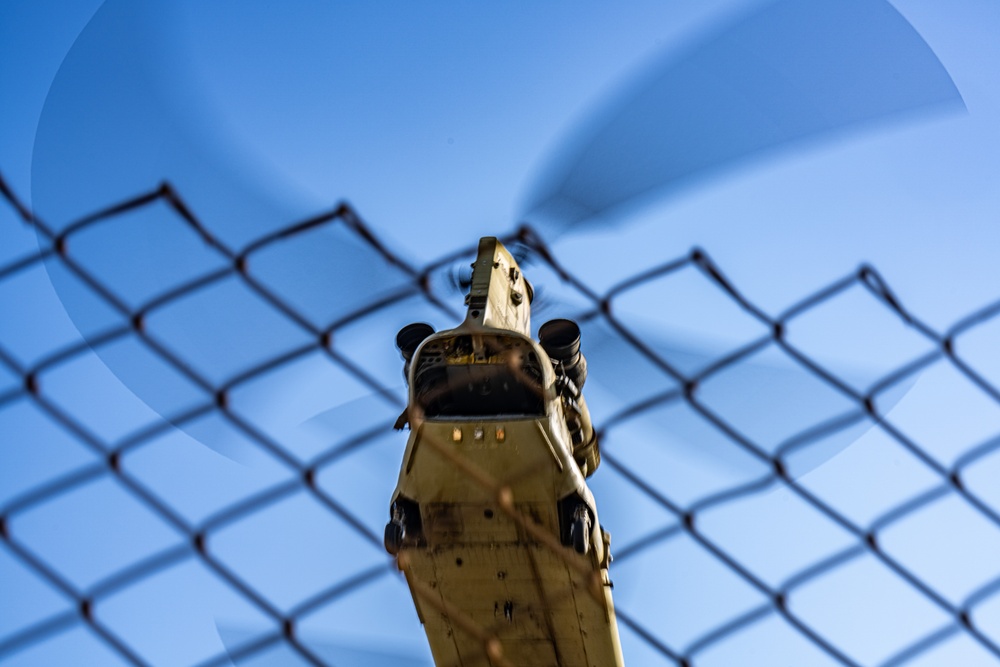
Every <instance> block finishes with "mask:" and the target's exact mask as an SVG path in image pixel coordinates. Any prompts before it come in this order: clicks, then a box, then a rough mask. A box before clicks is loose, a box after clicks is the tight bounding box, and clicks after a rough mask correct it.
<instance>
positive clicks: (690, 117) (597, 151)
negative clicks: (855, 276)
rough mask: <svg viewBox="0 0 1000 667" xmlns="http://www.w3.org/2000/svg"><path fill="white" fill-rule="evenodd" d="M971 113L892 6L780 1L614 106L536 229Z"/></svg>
mask: <svg viewBox="0 0 1000 667" xmlns="http://www.w3.org/2000/svg"><path fill="white" fill-rule="evenodd" d="M957 108H964V104H963V101H962V98H961V96H960V94H959V92H958V90H957V88H956V87H955V84H954V82H953V81H952V79H951V77H950V76H949V74H948V72H947V71H946V70H945V68H944V66H943V65H942V64H941V62H940V61H939V60H938V58H937V56H936V55H935V54H934V52H933V51H932V50H931V49H930V47H929V46H928V45H927V43H926V42H924V40H923V39H922V38H921V36H920V35H919V34H918V33H917V32H916V30H915V29H914V28H913V26H911V25H910V24H909V23H908V22H907V21H906V20H905V19H904V18H903V17H902V16H901V15H900V14H899V13H898V12H897V11H896V10H895V9H894V8H893V7H892V6H891V5H889V4H888V3H887V2H884V1H882V0H876V1H870V0H823V1H819V2H816V1H809V2H805V1H803V0H779V1H778V2H776V3H774V4H771V5H768V6H766V7H765V8H764V9H763V10H761V11H759V12H757V13H756V14H752V15H749V16H746V17H744V18H743V19H742V20H740V21H737V22H736V23H735V24H733V25H730V26H729V27H728V28H727V29H724V30H722V31H721V32H718V33H717V34H715V35H714V36H713V37H710V38H708V39H705V40H703V41H701V42H700V43H698V44H696V45H695V46H694V47H693V48H690V49H688V50H687V51H685V52H680V53H670V54H667V55H666V56H663V57H661V58H660V59H659V60H658V61H656V62H653V63H652V64H651V66H650V67H648V68H647V70H646V71H645V73H644V74H643V75H641V76H639V77H638V78H637V79H636V80H634V81H633V83H632V84H631V85H630V86H628V87H626V88H625V89H624V90H623V91H621V92H619V93H617V94H614V95H613V99H612V100H611V101H610V102H609V103H607V104H606V105H605V106H604V108H603V109H602V110H600V111H599V112H598V113H597V114H596V115H594V116H593V117H592V118H591V119H590V120H589V122H586V123H584V124H582V125H581V126H579V127H578V128H577V130H576V132H575V134H573V135H571V136H570V138H569V139H568V140H566V141H565V142H564V143H563V145H562V148H561V149H559V150H557V151H556V152H555V154H554V155H553V156H552V157H551V158H550V159H549V160H548V163H547V166H546V167H545V168H544V169H543V171H542V172H541V173H542V176H541V178H540V179H538V181H537V183H536V186H535V187H534V189H533V190H532V191H531V192H530V193H529V195H528V196H527V197H526V199H525V202H524V205H523V206H522V209H521V210H522V211H523V214H524V216H523V218H522V219H529V220H530V221H532V222H534V223H538V224H542V225H546V226H549V227H553V228H555V229H558V230H563V231H565V230H566V229H569V228H573V227H579V226H580V225H582V224H587V223H588V222H590V223H592V222H593V221H594V220H595V219H596V218H598V217H601V216H604V215H606V214H610V215H614V214H615V213H620V209H621V207H623V206H624V205H627V204H631V203H637V202H638V201H640V200H645V199H647V198H649V197H651V196H652V195H660V194H666V193H669V192H671V191H674V190H676V189H677V188H679V187H681V186H683V185H686V184H687V183H689V182H690V181H692V180H695V179H703V178H705V177H707V176H711V175H713V174H716V173H719V172H722V171H724V170H726V169H728V168H731V167H733V166H735V165H738V164H740V163H741V162H746V161H748V160H750V159H754V158H758V157H762V156H764V155H767V154H768V153H770V152H773V151H774V150H776V149H779V148H784V147H787V146H790V145H793V144H795V143H796V142H802V141H804V140H812V139H818V138H826V137H829V136H831V135H834V134H835V133H836V132H838V131H843V130H845V129H854V128H859V127H863V126H866V125H869V124H872V123H874V122H877V121H883V122H884V121H886V120H889V119H898V118H902V117H904V116H906V115H913V114H914V113H915V112H917V111H929V110H940V109H957ZM609 217H610V216H609Z"/></svg>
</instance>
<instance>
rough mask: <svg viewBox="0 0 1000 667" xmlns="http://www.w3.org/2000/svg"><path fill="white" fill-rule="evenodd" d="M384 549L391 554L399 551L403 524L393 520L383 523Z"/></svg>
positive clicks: (401, 542) (401, 543) (401, 544)
mask: <svg viewBox="0 0 1000 667" xmlns="http://www.w3.org/2000/svg"><path fill="white" fill-rule="evenodd" d="M384 544H385V550H386V551H388V552H389V553H390V554H392V555H393V556H395V555H397V554H398V553H399V549H400V547H402V546H403V526H402V525H401V524H399V523H398V522H396V521H395V520H393V521H390V522H389V523H387V524H385V539H384Z"/></svg>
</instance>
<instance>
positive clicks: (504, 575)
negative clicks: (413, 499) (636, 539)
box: [407, 531, 621, 667]
mask: <svg viewBox="0 0 1000 667" xmlns="http://www.w3.org/2000/svg"><path fill="white" fill-rule="evenodd" d="M501 532H506V531H501ZM515 532H516V531H515ZM567 558H571V559H579V561H580V562H587V561H588V560H589V559H588V558H587V557H585V556H581V555H578V554H575V553H572V552H571V550H567V552H566V553H562V554H556V553H553V551H551V550H550V549H549V548H548V547H546V546H543V545H541V544H538V543H533V542H531V541H530V540H527V539H523V537H521V538H517V539H515V540H513V541H507V542H500V543H496V542H494V543H487V542H454V543H452V544H449V545H447V546H439V547H437V548H433V549H413V550H410V551H409V555H408V567H407V577H408V578H411V579H413V580H416V581H418V582H421V583H423V584H424V585H426V586H429V587H430V589H431V590H433V591H434V593H435V594H436V595H438V596H440V604H439V605H435V604H433V603H431V602H429V601H426V600H422V599H420V596H415V597H416V599H415V602H416V604H417V607H418V610H419V612H420V616H421V618H422V619H423V621H424V629H425V631H426V632H427V637H428V640H429V642H430V646H431V652H432V654H433V656H434V661H435V663H436V664H437V665H438V667H472V666H473V665H481V666H484V667H486V666H489V665H492V664H495V663H493V662H491V661H490V658H489V656H488V653H487V649H486V646H485V645H484V643H483V641H482V639H481V637H476V636H474V635H472V634H470V633H468V632H467V631H465V630H464V629H463V628H462V627H461V625H460V624H459V623H454V622H452V621H451V620H450V619H449V618H448V616H447V615H446V614H444V613H442V612H441V611H440V608H441V607H442V606H445V605H452V606H453V607H455V608H457V609H459V610H460V611H461V613H462V614H463V615H465V616H466V618H468V619H470V620H471V621H472V622H474V623H475V624H476V625H477V626H479V627H480V628H482V629H483V630H485V631H486V633H487V634H488V635H490V636H495V637H496V638H497V639H499V641H500V644H501V647H502V655H503V658H504V659H505V660H506V661H507V662H508V664H512V665H518V666H519V667H585V666H586V667H609V666H615V665H621V649H620V647H619V646H618V638H617V628H616V626H615V622H614V618H613V614H614V612H613V608H612V606H611V596H610V591H609V590H608V587H607V586H603V587H602V590H601V592H600V594H599V596H598V598H596V599H595V597H594V596H593V594H592V593H591V590H590V589H589V588H588V583H589V582H588V581H587V579H586V578H585V575H583V574H581V573H580V572H579V571H577V570H575V569H574V568H573V567H571V566H570V564H569V563H568V562H567ZM605 572H606V571H605Z"/></svg>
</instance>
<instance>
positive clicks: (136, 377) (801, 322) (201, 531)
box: [0, 179, 1000, 667]
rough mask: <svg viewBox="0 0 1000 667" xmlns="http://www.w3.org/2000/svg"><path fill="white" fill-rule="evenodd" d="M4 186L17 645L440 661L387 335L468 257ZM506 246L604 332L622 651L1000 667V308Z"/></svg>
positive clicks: (446, 312) (0, 452) (284, 659)
mask: <svg viewBox="0 0 1000 667" xmlns="http://www.w3.org/2000/svg"><path fill="white" fill-rule="evenodd" d="M0 196H2V202H0V313H2V316H0V582H2V589H3V595H2V597H3V602H2V604H0V663H3V664H11V665H55V664H88V665H89V664H94V665H119V664H124V665H203V666H206V667H207V666H209V665H229V664H237V665H252V666H254V667H265V666H267V665H334V666H336V665H353V664H365V665H379V664H386V665H389V664H391V665H430V664H431V662H430V658H429V654H428V652H427V649H426V646H425V640H424V637H423V635H422V630H421V627H420V624H419V622H418V620H417V618H416V615H415V613H414V611H413V607H412V602H411V601H410V598H409V595H410V593H409V591H408V590H407V587H406V585H405V583H404V582H403V580H402V578H401V577H400V575H399V573H398V571H397V569H396V566H395V562H394V561H393V560H392V559H390V558H389V557H388V556H387V555H386V554H385V552H384V550H383V548H382V539H381V535H380V531H381V529H382V526H383V524H384V523H385V521H386V519H387V518H388V517H387V515H386V507H387V503H388V501H389V493H390V492H391V490H392V488H393V486H394V484H395V480H396V475H397V473H398V465H399V461H400V457H401V455H402V447H403V442H404V438H403V437H402V436H401V435H400V434H398V433H394V432H393V431H392V424H393V423H394V422H395V420H396V417H397V415H398V414H399V412H400V410H401V409H402V408H403V405H404V394H403V392H402V376H401V362H400V361H399V359H398V357H397V355H396V353H395V351H394V350H392V348H391V341H392V337H393V335H394V334H395V331H396V329H397V328H398V327H399V326H400V325H402V324H405V323H408V322H410V321H421V320H423V321H429V322H435V323H438V324H441V325H443V326H445V327H450V326H452V325H454V324H457V323H458V322H459V313H458V310H457V309H458V308H459V307H460V305H461V295H460V294H459V293H458V292H455V291H453V285H452V280H451V275H452V274H451V273H450V271H451V269H452V266H453V265H454V264H456V263H457V262H462V261H467V258H468V257H470V256H471V255H474V251H475V246H474V245H470V246H469V248H467V249H465V250H463V251H460V252H455V253H452V254H448V255H447V256H444V257H442V258H441V259H440V260H438V261H435V262H433V263H431V264H430V265H427V266H422V267H420V266H411V265H410V264H409V263H408V262H407V261H406V260H404V259H403V258H401V257H400V256H397V255H396V254H394V253H393V252H392V251H391V250H390V249H389V248H388V247H387V246H386V245H384V244H382V243H381V242H380V241H379V240H378V238H377V235H376V234H375V233H374V231H373V230H372V229H370V228H369V227H368V226H367V225H366V224H365V223H364V222H363V221H362V220H361V219H360V217H359V216H358V215H357V214H356V213H355V212H354V211H353V210H352V209H351V208H350V207H349V206H347V205H341V206H339V207H337V208H335V209H334V210H332V211H330V212H329V213H326V214H322V215H318V216H316V217H314V218H312V219H310V220H306V221H302V222H299V223H296V224H292V225H289V226H288V227H285V228H283V229H280V230H279V231H277V232H274V233H271V234H269V235H267V236H265V237H263V238H260V239H257V240H256V241H254V242H252V243H250V244H249V245H247V246H246V247H243V248H238V249H237V248H230V247H227V245H226V244H225V243H223V242H222V241H220V240H219V239H217V238H216V237H214V236H213V234H212V231H211V229H210V227H208V226H206V225H205V224H203V223H202V222H201V221H200V220H199V219H198V217H197V216H196V215H195V213H194V212H192V211H190V210H188V209H187V207H186V206H185V205H184V202H183V200H182V198H181V197H180V196H179V195H178V193H175V192H174V191H173V190H172V189H171V188H170V186H169V185H164V186H162V187H160V188H158V189H156V190H154V191H152V192H149V193H147V194H144V195H142V196H139V197H136V198H135V199H133V200H131V201H127V202H122V203H121V204H117V205H113V206H111V207H109V208H108V209H106V210H103V211H100V212H98V213H96V214H93V215H88V216H86V217H84V218H81V219H79V220H77V221H74V222H71V223H69V224H66V225H63V226H60V227H55V226H50V225H49V224H47V223H46V222H44V221H42V220H39V219H37V218H36V217H34V216H33V215H32V213H31V212H30V211H29V210H28V209H27V208H26V207H25V206H23V205H22V204H21V203H20V202H19V200H18V198H17V197H16V195H15V193H12V192H11V191H10V189H9V188H8V187H7V185H6V184H5V183H4V182H3V181H2V179H0ZM468 241H469V243H470V244H472V243H473V242H475V241H476V239H469V240H468ZM504 241H505V243H509V244H512V245H514V246H516V247H517V248H518V252H520V253H522V256H524V257H526V258H529V259H528V260H527V261H526V263H527V264H529V265H530V266H526V269H525V273H526V274H528V276H529V278H530V279H531V280H532V282H533V283H534V284H535V286H536V288H538V291H539V300H538V304H537V305H536V308H535V315H536V322H535V325H536V326H537V324H539V323H540V322H541V321H542V318H540V317H539V313H541V314H542V316H543V317H544V315H545V314H546V311H547V310H548V311H550V312H551V316H552V317H564V316H566V317H574V318H575V319H577V320H578V321H579V322H580V323H581V327H582V329H583V346H584V351H585V353H586V354H587V356H588V359H589V360H590V368H591V374H592V378H593V379H592V380H591V381H590V382H589V383H588V388H587V391H588V402H589V403H590V405H591V409H592V411H593V413H594V418H595V425H596V427H597V428H598V429H599V430H600V432H601V438H602V455H603V461H604V463H603V466H602V467H601V469H600V470H599V471H598V472H597V474H596V475H595V476H594V477H593V478H592V480H591V482H592V483H591V486H592V488H593V490H594V493H595V496H596V498H597V502H598V506H599V508H600V512H601V517H602V520H603V522H604V523H605V525H606V528H607V529H608V530H609V531H610V532H611V534H612V536H613V538H614V542H613V552H614V554H615V559H616V560H615V562H614V564H613V565H612V567H611V574H612V577H613V578H614V581H615V603H616V607H617V610H618V613H619V624H620V626H621V631H622V641H623V648H624V654H625V661H626V664H628V665H629V666H630V667H637V666H640V665H659V664H663V665H720V666H722V665H736V664H739V665H768V666H772V665H828V664H829V665H884V666H889V665H904V664H906V665H920V666H926V665H980V664H983V665H988V664H1000V485H997V484H996V482H995V480H996V479H997V474H998V473H1000V392H998V389H997V387H998V386H1000V361H998V358H997V355H996V353H995V350H996V349H997V347H996V344H997V342H1000V318H998V317H997V315H998V314H1000V302H997V303H994V304H990V305H987V306H985V307H984V308H983V309H981V310H979V311H977V312H975V313H971V314H970V315H969V316H967V317H966V318H964V319H962V320H961V321H959V322H956V323H955V324H954V325H953V326H952V327H951V328H950V329H948V330H947V331H944V332H939V331H934V330H932V329H931V328H930V327H928V326H926V325H925V324H924V323H922V322H921V320H920V319H919V318H918V317H917V315H916V314H914V313H910V312H908V311H907V310H906V309H905V308H904V307H903V305H902V304H901V303H900V301H899V300H898V299H897V298H896V297H895V296H894V294H893V292H892V291H891V290H890V288H889V286H888V285H887V284H886V283H885V281H883V279H882V278H881V277H880V276H879V274H878V273H877V272H876V271H875V269H873V268H872V267H868V266H863V267H861V268H859V269H858V270H857V271H854V272H852V273H850V274H849V275H846V276H845V277H844V278H843V279H842V280H840V281H838V282H836V283H834V284H831V285H829V286H827V287H826V288H824V289H822V290H820V291H818V292H816V293H814V294H810V295H806V296H804V298H802V299H801V300H800V301H799V302H798V303H795V304H792V305H790V306H789V307H788V308H787V309H786V310H785V311H784V312H782V313H780V314H778V315H771V314H768V313H765V312H763V311H761V310H760V309H758V308H757V307H756V306H755V305H754V304H753V303H752V302H751V301H749V300H748V299H747V298H745V297H744V296H743V295H742V294H741V292H740V291H739V289H738V287H737V286H735V285H733V284H731V283H730V282H729V281H728V280H727V279H726V277H725V276H724V274H723V273H722V271H721V270H720V268H719V267H717V266H715V264H714V263H713V262H712V260H711V259H710V258H709V256H708V255H707V254H706V253H705V252H703V251H701V250H697V249H696V250H693V251H692V252H691V253H690V254H689V255H687V256H685V257H680V258H677V259H675V260H672V261H669V262H666V263H664V264H662V265H661V266H657V267H651V268H649V269H647V270H642V271H638V272H636V273H635V275H634V276H633V277H631V278H629V279H627V280H624V281H622V282H620V283H619V284H618V285H616V286H614V287H612V288H611V289H609V290H607V291H605V292H603V293H597V292H594V291H592V289H591V288H590V287H588V286H587V285H586V284H585V282H583V281H581V280H580V279H579V278H577V277H576V275H574V267H572V266H566V265H563V264H561V263H560V262H559V261H558V260H557V258H555V257H553V255H552V254H551V252H550V250H549V249H548V247H547V246H546V245H545V243H544V241H543V240H542V239H541V238H540V237H539V236H538V235H537V234H536V233H535V232H534V231H532V230H531V229H527V228H523V229H521V230H518V231H517V232H516V233H515V234H513V235H511V236H510V237H509V238H507V239H504ZM684 290H693V291H689V292H688V293H687V294H688V296H685V295H684V293H683V292H684ZM691 294H694V295H695V296H693V297H692V296H690V295H691ZM692 304H694V305H692ZM651 312H652V315H651V314H650V313H651ZM657 317H659V318H661V320H662V319H673V320H676V321H679V326H681V328H684V329H687V330H689V331H691V332H694V333H695V334H696V335H702V337H703V338H704V339H705V340H707V341H714V342H713V343H712V345H708V344H706V345H703V346H701V347H694V348H690V349H682V348H678V346H677V345H676V344H674V343H673V342H671V343H666V342H664V341H665V337H664V335H663V334H662V331H661V330H660V328H658V327H657V326H656V324H657V323H656V322H655V320H656V319H657ZM720 328H722V329H724V330H720ZM733 341H737V342H735V343H734V342H733ZM845 351H846V352H845ZM847 352H850V353H852V354H855V357H853V358H864V359H868V360H871V363H868V364H866V365H865V367H864V368H859V367H856V366H851V364H849V363H841V362H840V361H838V360H842V359H843V358H845V355H846V353H847ZM858 355H860V356H858ZM846 356H850V355H846ZM502 481H503V480H498V482H502ZM443 611H446V610H443ZM457 624H458V625H459V626H460V627H464V626H462V624H461V623H457ZM465 631H468V632H472V633H474V634H475V633H479V635H477V636H480V635H481V637H482V639H483V641H484V646H485V647H487V648H489V647H493V648H492V649H491V650H493V653H492V654H491V655H493V657H494V659H495V662H496V664H501V661H502V658H501V657H500V656H501V654H502V643H503V636H502V631H501V630H497V629H496V628H487V627H479V626H477V627H467V628H465ZM491 642H493V643H491ZM496 642H498V644H496ZM497 645H498V646H499V647H500V648H501V650H500V651H499V652H498V651H497V650H496V646H497ZM486 655H487V651H485V650H484V659H483V662H482V664H484V665H485V664H488V662H487V659H486V657H485V656H486Z"/></svg>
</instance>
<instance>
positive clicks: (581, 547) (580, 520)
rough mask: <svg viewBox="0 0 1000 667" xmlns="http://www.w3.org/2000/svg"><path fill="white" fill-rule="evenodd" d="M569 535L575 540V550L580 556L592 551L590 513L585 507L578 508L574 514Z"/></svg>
mask: <svg viewBox="0 0 1000 667" xmlns="http://www.w3.org/2000/svg"><path fill="white" fill-rule="evenodd" d="M569 534H570V537H572V538H573V549H574V550H575V551H576V552H577V553H578V554H585V553H587V552H588V551H590V512H588V511H587V508H586V507H585V506H583V505H581V506H580V507H577V508H576V511H575V512H574V513H573V525H572V526H570V529H569Z"/></svg>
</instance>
